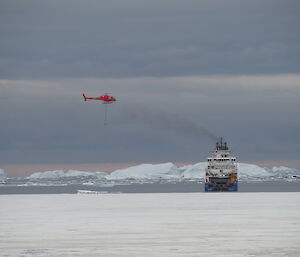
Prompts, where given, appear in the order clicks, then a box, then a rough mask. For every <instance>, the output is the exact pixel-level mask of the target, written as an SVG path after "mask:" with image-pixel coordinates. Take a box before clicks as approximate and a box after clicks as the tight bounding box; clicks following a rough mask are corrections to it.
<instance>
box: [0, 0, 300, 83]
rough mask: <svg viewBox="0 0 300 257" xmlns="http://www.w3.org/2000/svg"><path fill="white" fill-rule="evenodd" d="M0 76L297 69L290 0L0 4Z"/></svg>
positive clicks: (296, 11)
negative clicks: (283, 0) (0, 12)
mask: <svg viewBox="0 0 300 257" xmlns="http://www.w3.org/2000/svg"><path fill="white" fill-rule="evenodd" d="M0 7H1V8H0V9H1V11H2V14H1V27H0V33H1V38H2V40H1V42H0V55H1V59H0V77H1V78H9V79H14V78H43V79H45V78H56V77H60V78H63V77H77V78H80V77H106V78H109V77H113V78H122V77H128V78H130V77H145V76H150V77H152V76H156V77H162V76H197V75H207V74H208V75H210V74H235V75H236V74H276V73H299V68H298V67H299V53H300V47H299V45H300V44H299V43H300V42H299V41H300V39H299V36H298V33H297V32H298V27H299V24H300V21H299V15H298V14H299V11H300V6H299V4H297V3H296V2H294V1H285V2H284V4H283V3H282V1H274V0H272V1H271V0H265V1H251V2H249V3H243V4H242V5H241V4H240V2H239V1H226V2H224V1H222V0H218V1H194V0H188V1H184V2H182V1H174V0H163V1H151V3H150V2H146V1H136V0H126V1H121V0H117V1H93V0H90V1H85V2H84V3H83V2H82V1H68V0H67V1H66V0H65V1H43V2H40V1H36V0H34V1H32V0H31V1H26V3H22V4H21V3H19V2H17V3H16V2H15V1H11V0H9V1H8V0H4V1H1V6H0Z"/></svg>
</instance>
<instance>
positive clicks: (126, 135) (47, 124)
mask: <svg viewBox="0 0 300 257" xmlns="http://www.w3.org/2000/svg"><path fill="white" fill-rule="evenodd" d="M298 81H300V75H299V74H281V75H252V76H250V75H238V76H232V75H231V76H229V75H227V76H224V75H222V76H221V75H219V76H216V75H211V76H208V75H205V76H185V77H178V76H177V77H164V78H157V77H143V78H141V77H140V78H122V79H121V78H110V79H108V78H86V79H52V80H1V81H0V93H1V101H0V110H1V111H0V117H1V121H2V126H1V128H0V131H1V142H2V143H1V146H0V151H1V158H0V162H3V163H11V162H12V163H20V162H29V163H38V162H46V163H55V162H73V161H75V160H76V162H84V163H86V162H139V161H143V162H145V161H146V162H147V161H148V162H151V161H153V162H159V161H168V160H172V161H197V160H198V158H199V155H204V156H206V155H207V154H208V151H209V150H210V149H211V148H212V147H213V145H214V142H213V141H214V140H213V141H211V140H210V139H209V138H208V137H215V136H224V137H225V139H226V140H228V141H229V145H230V147H233V148H234V150H235V151H236V152H238V153H239V155H240V156H241V157H242V158H243V159H244V160H249V159H254V160H257V161H260V160H266V159H268V160H271V159H276V158H280V159H281V160H282V159H284V158H286V159H294V158H296V153H298V152H299V150H300V149H299V140H298V138H299V137H298V131H299V128H300V120H299V118H298V115H297V112H296V110H298V109H299V107H300V106H299V103H300V99H299V98H300V94H299V91H300V86H299V83H298ZM82 92H85V93H86V94H87V95H90V96H98V95H100V94H102V93H105V92H109V93H112V94H113V95H114V96H115V97H116V98H117V100H118V101H117V102H116V103H115V104H113V105H110V106H108V125H107V126H103V118H104V108H103V105H102V104H100V103H98V102H87V103H85V102H84V101H83V100H82V96H81V94H82Z"/></svg>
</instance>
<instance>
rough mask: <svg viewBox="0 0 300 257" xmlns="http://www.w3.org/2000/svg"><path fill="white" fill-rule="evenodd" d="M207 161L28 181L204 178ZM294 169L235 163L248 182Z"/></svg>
mask: <svg viewBox="0 0 300 257" xmlns="http://www.w3.org/2000/svg"><path fill="white" fill-rule="evenodd" d="M206 166H207V163H206V162H199V163H196V164H193V165H186V166H182V167H177V166H176V165H175V164H173V163H171V162H168V163H161V164H141V165H137V166H133V167H129V168H126V169H119V170H116V171H113V172H111V173H105V172H87V171H76V170H69V171H63V170H55V171H44V172H36V173H33V174H32V175H30V176H29V177H28V179H31V180H38V179H59V178H73V177H94V178H99V179H107V180H126V179H138V180H157V179H165V180H169V179H171V180H182V179H201V178H203V177H204V173H205V168H206ZM299 173H300V172H299V171H297V170H296V169H291V168H288V167H283V166H281V167H273V168H265V167H260V166H258V165H254V164H248V163H238V175H239V179H242V180H243V179H244V180H247V181H251V180H259V179H263V180H268V179H270V178H282V177H288V176H292V175H294V174H299Z"/></svg>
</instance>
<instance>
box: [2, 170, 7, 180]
mask: <svg viewBox="0 0 300 257" xmlns="http://www.w3.org/2000/svg"><path fill="white" fill-rule="evenodd" d="M6 177H7V175H6V173H5V171H4V170H3V169H0V179H5V178H6Z"/></svg>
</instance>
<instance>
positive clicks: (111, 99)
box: [82, 94, 117, 126]
mask: <svg viewBox="0 0 300 257" xmlns="http://www.w3.org/2000/svg"><path fill="white" fill-rule="evenodd" d="M82 96H83V98H84V101H85V102H86V101H87V100H98V101H102V103H103V104H106V105H105V112H104V126H105V125H106V124H107V104H111V103H113V102H115V101H117V99H116V98H114V97H113V96H111V95H108V94H104V95H101V96H99V97H86V96H85V94H82Z"/></svg>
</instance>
